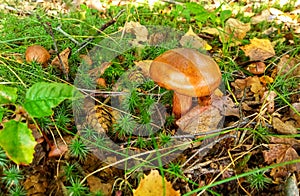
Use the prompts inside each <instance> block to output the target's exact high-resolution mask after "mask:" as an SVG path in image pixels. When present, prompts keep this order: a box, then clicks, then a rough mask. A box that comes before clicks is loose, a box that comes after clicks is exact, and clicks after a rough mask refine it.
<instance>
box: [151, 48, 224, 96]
mask: <svg viewBox="0 0 300 196" xmlns="http://www.w3.org/2000/svg"><path fill="white" fill-rule="evenodd" d="M150 76H151V78H152V79H153V80H154V81H155V82H156V83H157V84H158V85H159V86H161V87H164V88H166V89H169V90H174V91H175V92H176V93H179V94H182V95H186V96H190V97H203V96H208V95H210V94H212V92H213V91H214V90H215V89H216V88H218V86H219V85H220V83H221V72H220V68H219V66H218V64H217V63H216V62H215V61H214V60H213V59H212V58H211V57H209V56H207V55H204V54H201V53H200V52H198V51H196V50H194V49H188V48H177V49H172V50H169V51H167V52H165V53H163V54H161V55H160V56H158V57H157V58H155V59H154V61H153V62H152V63H151V66H150Z"/></svg>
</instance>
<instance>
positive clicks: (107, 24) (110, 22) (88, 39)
mask: <svg viewBox="0 0 300 196" xmlns="http://www.w3.org/2000/svg"><path fill="white" fill-rule="evenodd" d="M124 11H125V10H124V9H123V10H121V11H120V12H119V13H118V14H117V15H116V16H115V17H114V18H113V19H111V20H110V21H108V22H107V23H105V24H104V25H102V27H100V28H99V29H98V33H97V35H99V34H101V33H102V32H103V31H104V30H105V29H107V28H108V27H109V26H111V25H113V24H114V23H115V22H116V21H117V19H118V18H119V17H120V16H121V14H122V13H123V12H124ZM94 38H95V36H91V37H89V38H87V39H85V40H84V41H83V42H81V43H80V44H79V46H80V48H79V49H78V50H77V51H76V52H75V53H77V52H79V51H80V50H81V49H83V48H84V47H86V46H87V45H88V44H89V43H90V42H91V41H93V39H94Z"/></svg>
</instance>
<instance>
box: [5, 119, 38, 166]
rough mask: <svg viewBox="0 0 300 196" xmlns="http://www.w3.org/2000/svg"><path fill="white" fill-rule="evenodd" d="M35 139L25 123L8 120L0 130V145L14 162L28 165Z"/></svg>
mask: <svg viewBox="0 0 300 196" xmlns="http://www.w3.org/2000/svg"><path fill="white" fill-rule="evenodd" d="M36 144H37V143H36V141H35V139H34V137H33V136H32V132H31V130H30V129H29V128H28V127H27V125H26V124H25V123H22V122H18V121H15V120H10V121H8V122H6V123H4V128H3V130H2V131H0V146H1V147H2V148H3V149H4V150H5V152H6V153H7V156H8V157H9V158H10V159H11V160H12V161H13V162H15V163H16V164H18V165H20V164H22V165H28V164H29V163H31V162H32V160H33V153H34V147H35V145H36Z"/></svg>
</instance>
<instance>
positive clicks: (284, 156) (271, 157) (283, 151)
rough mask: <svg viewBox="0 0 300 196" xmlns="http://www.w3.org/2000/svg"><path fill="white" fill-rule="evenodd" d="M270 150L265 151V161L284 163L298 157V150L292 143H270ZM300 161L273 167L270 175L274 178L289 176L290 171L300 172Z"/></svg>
mask: <svg viewBox="0 0 300 196" xmlns="http://www.w3.org/2000/svg"><path fill="white" fill-rule="evenodd" d="M268 147H269V150H264V151H263V157H264V159H265V162H266V163H268V164H270V163H273V162H275V163H283V162H286V161H291V160H294V159H298V158H299V156H298V153H297V151H296V150H295V149H294V148H293V147H292V146H291V145H290V144H268ZM299 171H300V163H295V164H290V165H285V166H281V167H276V168H273V169H272V171H271V173H270V175H271V176H273V177H274V178H279V177H287V176H288V174H289V173H293V172H299Z"/></svg>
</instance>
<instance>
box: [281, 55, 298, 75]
mask: <svg viewBox="0 0 300 196" xmlns="http://www.w3.org/2000/svg"><path fill="white" fill-rule="evenodd" d="M299 63H300V59H297V58H292V57H290V56H289V55H284V56H283V57H282V58H281V59H280V61H279V63H278V64H277V74H279V75H285V74H289V75H290V76H300V65H299Z"/></svg>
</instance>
